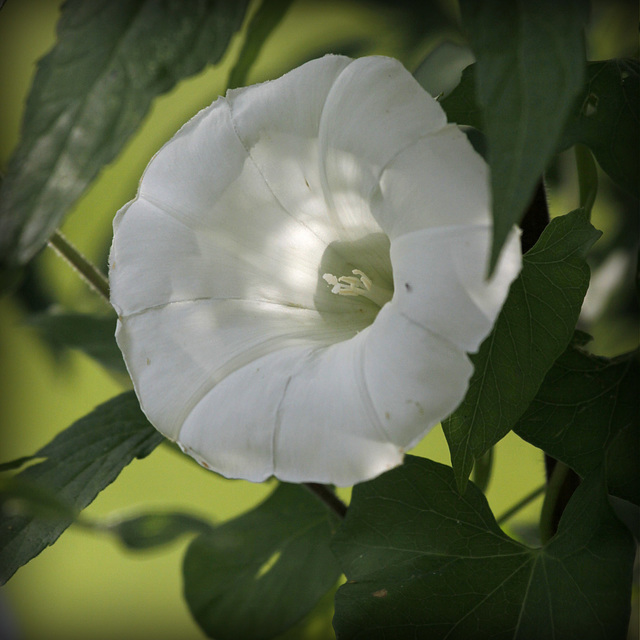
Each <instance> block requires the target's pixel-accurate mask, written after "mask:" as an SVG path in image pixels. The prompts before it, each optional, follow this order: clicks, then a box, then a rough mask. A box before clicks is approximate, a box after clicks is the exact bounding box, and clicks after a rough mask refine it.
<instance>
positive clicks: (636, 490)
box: [514, 345, 640, 504]
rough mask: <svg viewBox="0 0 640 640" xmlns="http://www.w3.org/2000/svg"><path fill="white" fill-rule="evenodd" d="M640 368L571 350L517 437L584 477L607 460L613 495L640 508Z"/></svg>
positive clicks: (627, 359)
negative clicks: (639, 464)
mask: <svg viewBox="0 0 640 640" xmlns="http://www.w3.org/2000/svg"><path fill="white" fill-rule="evenodd" d="M639 390H640V363H639V362H638V355H637V353H633V354H628V355H625V356H622V357H619V358H614V359H609V358H601V357H598V356H594V355H592V354H589V353H587V352H585V351H583V350H581V349H579V348H578V347H576V346H575V345H571V346H569V347H568V348H567V350H566V351H565V352H564V353H563V354H562V356H560V358H558V360H557V361H556V363H555V364H554V365H553V367H552V368H551V370H550V371H549V373H548V374H547V376H546V377H545V379H544V382H543V383H542V386H541V387H540V389H539V391H538V393H537V395H536V397H535V399H534V400H533V402H532V403H531V405H530V406H529V408H528V409H527V410H526V412H525V413H524V415H523V416H522V417H521V418H520V420H518V423H517V424H516V425H515V427H514V430H515V432H516V433H517V434H518V435H519V436H520V437H522V438H524V439H525V440H527V442H530V443H531V444H533V445H535V446H537V447H540V448H541V449H543V450H544V451H546V452H547V453H548V454H550V455H552V456H553V457H554V458H556V459H558V460H561V461H562V462H564V463H565V464H567V465H569V466H570V467H571V468H572V469H574V470H575V471H576V472H577V473H579V474H580V475H581V476H585V475H586V474H588V473H589V472H590V471H592V470H593V469H595V468H596V467H598V466H599V465H601V464H602V463H603V461H604V458H605V456H606V457H607V461H608V464H607V471H608V473H607V480H608V486H609V491H611V492H612V493H614V494H615V495H617V496H619V497H621V498H626V499H627V500H631V501H632V502H635V503H636V504H640V470H639V469H638V461H639V460H640V396H639V395H638V392H639Z"/></svg>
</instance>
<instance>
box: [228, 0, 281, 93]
mask: <svg viewBox="0 0 640 640" xmlns="http://www.w3.org/2000/svg"><path fill="white" fill-rule="evenodd" d="M292 2H293V0H262V4H261V5H260V6H259V7H258V9H257V10H256V12H255V13H254V14H253V16H252V18H251V22H250V23H249V26H248V27H247V32H246V35H245V38H244V44H243V45H242V50H241V51H240V53H239V55H238V59H237V60H236V63H235V65H234V66H233V69H231V73H230V74H229V80H228V82H227V89H235V88H236V87H240V86H243V85H244V84H245V83H246V81H247V75H248V74H249V71H250V69H251V67H252V66H253V63H254V62H255V61H256V58H257V57H258V54H259V53H260V50H261V49H262V46H263V45H264V43H265V42H266V40H267V38H268V37H269V36H270V35H271V33H272V32H273V30H274V29H275V28H276V27H277V26H278V25H279V24H280V22H281V21H282V18H283V17H284V15H285V14H286V13H287V11H288V10H289V7H290V6H291V3H292Z"/></svg>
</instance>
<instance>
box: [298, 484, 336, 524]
mask: <svg viewBox="0 0 640 640" xmlns="http://www.w3.org/2000/svg"><path fill="white" fill-rule="evenodd" d="M303 484H304V486H305V487H306V488H307V489H308V490H309V491H311V493H313V494H314V495H315V496H316V497H317V498H320V500H322V502H324V503H325V504H326V505H327V506H328V507H329V508H330V509H331V510H332V511H333V512H334V513H335V514H336V515H337V516H338V518H340V520H342V519H343V518H344V517H345V516H346V515H347V505H346V504H345V503H344V502H342V500H340V498H338V496H337V495H336V494H335V493H333V491H331V489H329V487H326V486H325V485H323V484H317V483H315V482H305V483H303Z"/></svg>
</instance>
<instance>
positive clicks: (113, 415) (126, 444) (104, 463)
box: [0, 392, 162, 583]
mask: <svg viewBox="0 0 640 640" xmlns="http://www.w3.org/2000/svg"><path fill="white" fill-rule="evenodd" d="M161 441H162V436H161V435H160V434H159V433H158V432H157V431H156V430H155V429H154V428H153V427H152V426H151V424H149V422H148V421H147V419H146V418H145V416H144V414H143V413H142V411H141V410H140V406H139V404H138V400H137V399H136V397H135V395H134V393H133V392H128V393H123V394H122V395H119V396H116V397H115V398H113V399H111V400H109V401H108V402H105V403H104V404H102V405H100V406H99V407H97V408H96V409H94V411H92V412H91V413H89V414H88V415H86V416H85V417H84V418H81V419H80V420H78V421H77V422H75V423H74V424H72V425H71V426H70V427H69V428H68V429H65V430H64V431H62V432H61V433H60V434H58V435H57V436H56V437H55V438H54V439H53V440H52V441H51V442H50V443H49V444H47V445H46V446H44V447H43V448H42V449H40V450H39V451H38V452H37V453H36V456H37V457H41V458H45V460H44V461H42V462H39V463H37V464H34V465H32V466H30V467H28V468H27V469H25V470H24V471H22V472H21V473H19V474H18V475H17V476H16V478H18V479H19V480H20V481H23V482H25V483H27V484H32V485H35V486H40V487H43V488H44V489H46V491H48V492H53V493H55V494H56V496H57V498H58V499H59V500H60V501H63V502H64V503H65V504H67V505H68V506H69V507H70V508H71V509H73V510H75V511H80V510H82V509H84V508H85V507H86V506H87V505H88V504H89V503H90V502H91V501H92V500H93V499H94V498H95V497H96V496H97V495H98V493H100V491H102V490H103V489H104V488H105V487H106V486H107V485H109V484H111V482H113V481H114V480H115V479H116V477H117V476H118V474H119V473H120V471H122V469H124V467H126V466H127V465H128V464H129V463H130V462H131V461H132V460H133V459H134V458H142V457H144V456H146V455H148V454H149V453H150V452H151V451H152V450H153V449H154V448H155V447H156V446H157V445H158V444H159V443H160V442H161ZM72 521H73V518H71V517H69V518H67V519H66V520H65V519H53V520H51V519H40V518H35V517H33V516H25V515H20V514H12V513H11V512H9V513H6V512H4V511H3V512H2V513H1V514H0V581H1V582H2V583H4V582H6V581H7V580H8V579H9V578H10V577H11V576H12V575H13V573H15V571H16V570H17V569H18V568H19V567H21V566H22V565H23V564H25V563H26V562H28V561H29V560H31V559H32V558H33V557H35V556H36V555H38V554H39V553H40V552H41V551H42V550H43V549H44V548H45V547H47V546H49V545H51V544H53V543H54V542H55V541H56V540H57V539H58V537H59V536H60V534H61V533H62V532H63V531H64V530H65V529H66V528H67V527H68V526H69V525H70V524H71V522H72Z"/></svg>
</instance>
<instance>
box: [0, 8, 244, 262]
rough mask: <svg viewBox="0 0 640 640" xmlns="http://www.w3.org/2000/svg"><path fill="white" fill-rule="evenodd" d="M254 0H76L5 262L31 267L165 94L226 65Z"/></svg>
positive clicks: (13, 190)
mask: <svg viewBox="0 0 640 640" xmlns="http://www.w3.org/2000/svg"><path fill="white" fill-rule="evenodd" d="M246 6H247V0H237V1H236V2H225V1H223V0H193V1H189V2H179V1H178V0H169V1H167V2H162V3H160V2H155V1H154V0H117V1H116V2H114V1H113V0H96V1H95V2H84V1H83V0H69V1H68V2H66V3H65V4H64V5H63V10H62V15H61V17H60V21H59V23H58V41H57V43H56V45H55V46H54V48H53V49H52V51H51V52H50V53H49V54H47V55H46V56H45V57H44V58H43V59H42V60H41V61H40V63H39V65H38V71H37V73H36V77H35V80H34V82H33V86H32V89H31V92H30V94H29V97H28V99H27V105H26V111H25V116H24V121H23V127H22V136H21V140H20V143H19V145H18V148H17V150H16V152H15V153H14V155H13V157H12V158H11V161H10V163H9V169H8V173H7V175H6V177H5V180H4V182H3V184H2V188H1V191H0V264H2V265H5V266H7V267H12V266H15V265H19V264H24V263H25V262H27V261H28V260H29V259H30V258H31V257H33V255H34V254H35V253H36V252H37V251H38V250H39V249H40V248H41V247H42V246H43V245H44V243H45V242H46V241H47V238H48V237H49V236H50V235H51V233H52V232H53V231H54V229H55V228H56V227H57V226H59V224H60V222H61V220H62V218H63V217H64V215H65V214H66V212H67V211H68V210H69V208H70V207H71V206H72V204H73V203H74V202H75V201H76V200H77V199H78V198H79V197H80V195H81V194H82V193H83V192H84V190H85V189H86V187H87V186H88V184H89V183H90V182H91V181H92V180H93V179H94V178H95V177H96V175H97V174H98V172H99V171H100V169H102V167H103V166H104V165H106V164H107V163H109V162H111V160H113V159H114V158H115V157H116V155H117V154H118V153H119V151H120V150H121V149H122V147H123V146H124V144H125V143H126V141H127V140H128V139H129V137H130V136H131V134H132V133H133V132H134V131H136V129H137V128H138V126H139V125H140V123H141V121H142V119H143V118H144V116H145V115H146V113H147V112H148V110H149V107H150V104H151V101H152V100H153V98H154V97H155V96H157V95H158V94H161V93H164V92H166V91H168V90H169V89H171V88H172V87H173V86H174V85H175V84H176V82H177V81H178V80H180V79H182V78H184V77H186V76H189V75H192V74H194V73H197V72H198V71H200V70H201V69H202V68H203V67H204V66H205V65H206V64H208V63H215V62H218V61H219V60H220V59H221V58H222V56H223V54H224V52H225V51H226V49H227V46H228V44H229V41H230V39H231V37H232V36H233V34H234V33H235V32H236V31H237V30H238V29H239V27H240V25H241V23H242V19H243V17H244V14H245V10H246Z"/></svg>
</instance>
